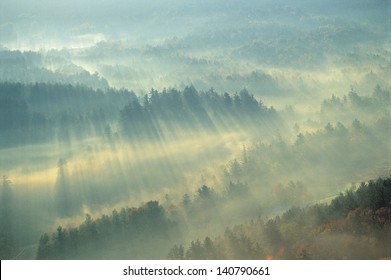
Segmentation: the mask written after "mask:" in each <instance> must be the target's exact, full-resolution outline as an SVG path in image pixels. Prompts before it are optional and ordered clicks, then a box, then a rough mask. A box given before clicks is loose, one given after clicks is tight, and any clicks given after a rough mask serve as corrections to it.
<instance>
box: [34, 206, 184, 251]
mask: <svg viewBox="0 0 391 280" xmlns="http://www.w3.org/2000/svg"><path fill="white" fill-rule="evenodd" d="M179 236H180V231H179V227H178V226H177V225H176V223H175V222H173V221H171V220H169V219H168V218H167V217H166V214H165V210H164V209H163V207H162V206H161V205H159V203H158V202H157V201H150V202H147V203H146V204H145V205H143V206H141V207H139V208H122V209H121V210H120V211H117V210H114V211H113V212H112V213H111V215H102V216H101V217H100V218H97V219H93V218H92V217H91V216H90V215H86V219H85V221H84V222H83V223H82V224H81V225H80V226H78V227H75V228H63V227H61V226H59V227H58V228H57V230H56V232H54V233H52V234H47V233H44V234H43V235H42V236H41V238H40V240H39V248H38V253H37V259H80V258H81V259H96V258H108V256H110V255H111V251H114V250H118V251H121V250H122V251H125V252H126V251H128V252H129V254H128V255H127V256H126V257H125V258H129V259H132V258H137V257H138V258H143V256H144V257H145V256H148V254H151V252H147V253H145V254H144V255H142V254H141V256H137V255H136V254H132V252H133V250H134V251H137V250H140V248H142V247H143V246H144V247H147V246H148V243H154V241H153V240H155V239H158V240H159V242H166V243H168V242H169V240H172V239H175V238H179ZM153 253H155V254H157V255H158V253H157V252H153V251H152V254H153ZM113 255H114V256H117V257H118V256H121V255H124V254H123V253H121V252H115V254H113Z"/></svg>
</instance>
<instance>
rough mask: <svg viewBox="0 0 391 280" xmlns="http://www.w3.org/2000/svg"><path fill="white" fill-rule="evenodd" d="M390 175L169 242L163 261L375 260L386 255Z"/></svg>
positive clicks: (390, 229)
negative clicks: (319, 200) (322, 199)
mask: <svg viewBox="0 0 391 280" xmlns="http://www.w3.org/2000/svg"><path fill="white" fill-rule="evenodd" d="M389 240H391V177H389V178H386V179H382V178H379V179H377V180H376V181H369V182H368V183H361V184H360V186H359V187H358V188H353V189H350V190H348V191H346V192H345V193H341V194H340V195H339V196H338V197H336V198H334V199H333V200H332V201H331V203H330V204H316V205H313V206H307V207H305V208H300V207H293V208H291V209H289V210H288V211H286V212H284V213H283V214H282V215H279V216H276V217H274V218H272V219H269V220H267V221H266V222H265V221H263V220H262V219H257V220H255V221H254V220H251V221H250V222H246V223H244V224H241V225H238V226H235V227H233V228H232V229H229V228H228V229H227V230H226V231H225V233H224V234H223V235H220V236H218V237H216V238H215V239H213V240H212V239H211V238H209V237H206V238H205V239H204V240H203V241H200V240H199V239H197V240H195V241H191V242H190V244H189V245H188V247H184V246H183V245H175V246H173V247H172V248H171V250H170V251H169V253H168V256H167V257H168V258H169V259H269V258H274V259H311V258H313V259H380V258H390V257H391V244H390V242H389Z"/></svg>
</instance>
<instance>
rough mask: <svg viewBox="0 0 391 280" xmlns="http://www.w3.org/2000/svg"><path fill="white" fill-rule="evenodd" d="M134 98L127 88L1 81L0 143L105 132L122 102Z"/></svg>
mask: <svg viewBox="0 0 391 280" xmlns="http://www.w3.org/2000/svg"><path fill="white" fill-rule="evenodd" d="M135 98H136V97H135V94H134V93H133V92H130V91H127V90H114V89H107V90H105V91H102V90H94V89H91V88H88V87H86V86H81V85H80V86H73V85H64V84H44V83H36V84H21V83H8V82H2V83H0V130H1V131H2V136H1V137H0V146H14V145H20V144H32V143H37V142H45V141H51V140H54V139H55V140H59V141H67V140H69V138H70V137H71V136H76V137H83V136H86V135H91V134H92V133H94V134H96V133H98V134H101V135H103V133H104V128H105V127H107V125H108V124H109V123H111V122H117V121H118V112H119V110H120V108H122V107H123V104H126V103H128V102H129V101H130V100H132V99H135Z"/></svg>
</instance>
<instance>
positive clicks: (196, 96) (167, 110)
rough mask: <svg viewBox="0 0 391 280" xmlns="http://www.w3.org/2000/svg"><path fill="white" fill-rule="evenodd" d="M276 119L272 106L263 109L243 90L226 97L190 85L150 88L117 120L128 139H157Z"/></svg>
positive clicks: (258, 102)
mask: <svg viewBox="0 0 391 280" xmlns="http://www.w3.org/2000/svg"><path fill="white" fill-rule="evenodd" d="M276 118H277V113H276V111H275V110H274V109H273V107H271V108H268V107H266V106H265V105H264V104H263V103H262V101H257V100H256V99H255V97H254V96H253V95H252V94H250V93H249V92H248V91H247V90H245V89H244V90H242V91H240V92H239V93H236V94H234V95H230V94H228V93H224V94H218V93H216V92H215V91H214V90H213V89H211V90H209V91H206V92H198V91H197V90H196V89H195V88H194V87H193V86H189V87H186V88H185V89H184V90H183V91H178V90H176V89H164V90H163V91H162V92H158V91H156V90H154V89H152V90H151V92H150V93H149V94H148V95H145V96H144V97H143V98H140V99H138V100H136V99H134V100H132V102H130V103H129V104H128V105H126V106H125V107H124V109H123V110H122V111H121V117H120V119H121V127H122V130H123V131H124V132H125V133H126V134H127V135H129V136H132V137H134V136H155V137H161V136H162V135H163V134H164V131H166V130H168V131H169V132H170V133H171V134H174V135H175V133H176V132H179V131H182V130H183V129H186V130H187V131H200V130H209V131H216V130H217V128H226V129H227V128H231V129H232V128H236V127H241V128H243V126H246V125H247V126H249V125H262V124H265V122H266V121H269V122H270V121H271V120H273V119H274V120H276ZM269 125H270V123H269Z"/></svg>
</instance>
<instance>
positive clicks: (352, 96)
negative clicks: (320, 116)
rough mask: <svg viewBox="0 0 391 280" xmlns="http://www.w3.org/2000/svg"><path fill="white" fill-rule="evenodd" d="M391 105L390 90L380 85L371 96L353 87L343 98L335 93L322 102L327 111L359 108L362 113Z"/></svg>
mask: <svg viewBox="0 0 391 280" xmlns="http://www.w3.org/2000/svg"><path fill="white" fill-rule="evenodd" d="M390 105H391V95H390V92H389V91H388V90H385V89H383V88H381V87H380V86H379V85H377V86H376V87H375V89H374V90H373V93H372V94H371V95H370V96H362V95H359V94H358V93H357V92H355V91H354V90H353V89H351V90H350V92H349V93H348V94H347V95H344V96H343V97H342V98H340V97H337V96H335V95H334V94H333V95H332V96H331V98H329V99H325V100H323V102H322V107H321V110H322V112H323V113H325V112H331V113H332V112H341V113H342V112H343V111H344V110H347V109H348V108H350V109H353V110H359V111H360V112H361V113H365V112H371V111H375V112H376V111H379V110H380V111H381V110H383V109H387V108H389V106H390Z"/></svg>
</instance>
